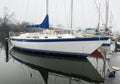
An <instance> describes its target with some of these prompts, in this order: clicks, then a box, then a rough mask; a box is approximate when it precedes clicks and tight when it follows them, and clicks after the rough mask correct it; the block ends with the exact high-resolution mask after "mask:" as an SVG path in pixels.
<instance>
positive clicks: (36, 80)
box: [0, 47, 104, 84]
mask: <svg viewBox="0 0 120 84" xmlns="http://www.w3.org/2000/svg"><path fill="white" fill-rule="evenodd" d="M6 54H8V55H6ZM90 60H91V58H90ZM90 60H88V59H78V58H77V59H68V58H67V59H66V58H55V57H49V56H42V55H40V54H34V53H33V54H31V53H28V52H24V51H22V50H18V49H15V48H12V49H10V50H9V53H6V51H5V49H4V47H3V48H1V50H0V84H99V83H102V82H104V78H103V77H102V75H101V73H103V70H102V69H103V67H102V64H101V63H98V60H97V62H95V61H92V62H94V64H92V62H90ZM96 64H97V65H96ZM99 65H100V67H99ZM98 67H99V70H98Z"/></svg>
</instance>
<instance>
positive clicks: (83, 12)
mask: <svg viewBox="0 0 120 84" xmlns="http://www.w3.org/2000/svg"><path fill="white" fill-rule="evenodd" d="M83 4H84V0H82V1H81V10H82V9H83V10H82V16H83V17H82V19H83V25H84V26H85V25H86V21H85V8H84V6H83Z"/></svg>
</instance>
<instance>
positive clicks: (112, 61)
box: [103, 52, 120, 84]
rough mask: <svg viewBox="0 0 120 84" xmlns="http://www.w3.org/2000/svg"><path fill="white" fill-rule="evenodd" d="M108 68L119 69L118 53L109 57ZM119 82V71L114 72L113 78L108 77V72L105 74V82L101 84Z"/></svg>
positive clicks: (119, 59) (119, 53)
mask: <svg viewBox="0 0 120 84" xmlns="http://www.w3.org/2000/svg"><path fill="white" fill-rule="evenodd" d="M109 66H110V68H111V69H112V67H113V66H114V67H117V68H120V52H115V53H112V56H111V57H110V61H109ZM119 82H120V70H115V77H109V71H107V73H106V77H105V82H104V83H103V84H119Z"/></svg>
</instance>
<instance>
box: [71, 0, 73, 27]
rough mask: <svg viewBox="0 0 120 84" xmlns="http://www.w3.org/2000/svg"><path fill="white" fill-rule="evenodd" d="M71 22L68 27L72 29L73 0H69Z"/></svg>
mask: <svg viewBox="0 0 120 84" xmlns="http://www.w3.org/2000/svg"><path fill="white" fill-rule="evenodd" d="M70 18H71V20H70V21H71V22H70V28H71V29H72V23H73V21H72V20H73V0H71V17H70Z"/></svg>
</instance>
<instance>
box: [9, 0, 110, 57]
mask: <svg viewBox="0 0 120 84" xmlns="http://www.w3.org/2000/svg"><path fill="white" fill-rule="evenodd" d="M72 3H73V1H71V9H72V8H73V5H72ZM47 5H48V0H46V7H47V8H46V17H45V19H44V20H43V22H42V23H41V24H37V25H27V26H26V27H30V28H41V29H42V31H41V32H35V33H23V34H20V35H18V36H11V35H10V40H11V43H12V44H13V46H14V47H17V48H21V49H24V50H28V51H37V52H41V51H42V52H49V53H64V54H78V55H84V54H86V55H84V57H87V56H88V55H89V54H91V53H92V52H94V51H95V50H96V49H97V48H99V47H100V46H101V45H102V44H103V43H105V42H106V41H107V40H108V39H109V36H105V35H92V36H91V35H87V34H86V35H85V34H84V35H82V34H78V35H77V34H76V33H75V32H73V29H72V30H63V29H61V30H57V29H53V28H49V15H48V6H47ZM71 15H72V11H71ZM71 17H72V16H71ZM71 22H72V21H71ZM71 28H72V26H71Z"/></svg>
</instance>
